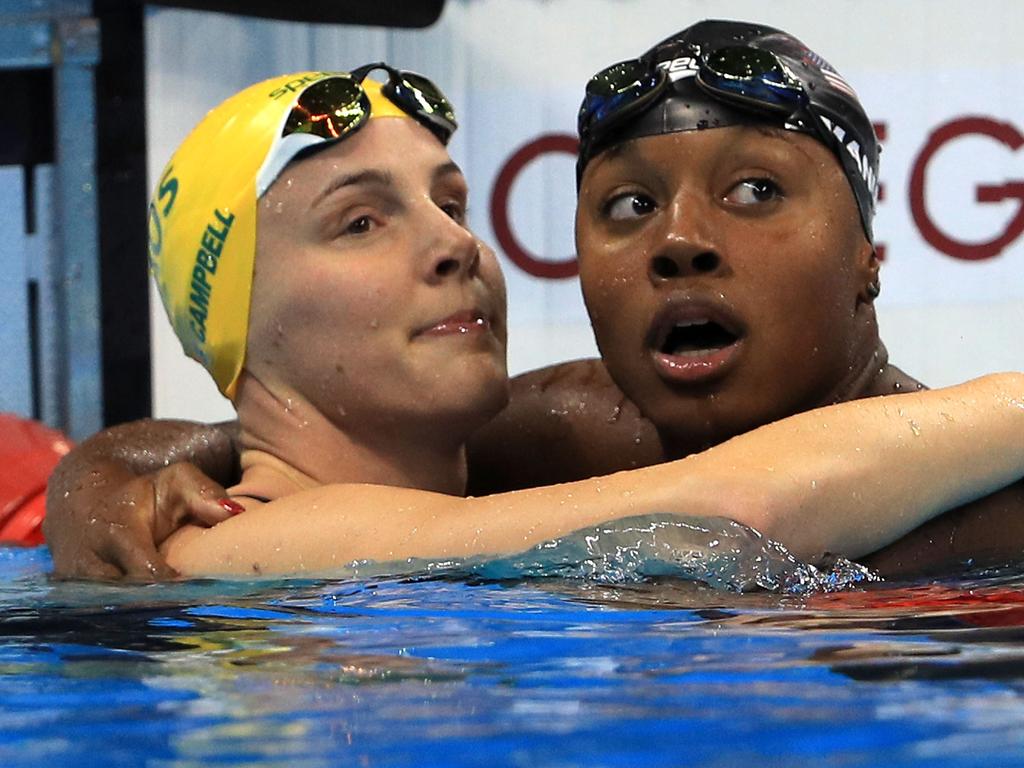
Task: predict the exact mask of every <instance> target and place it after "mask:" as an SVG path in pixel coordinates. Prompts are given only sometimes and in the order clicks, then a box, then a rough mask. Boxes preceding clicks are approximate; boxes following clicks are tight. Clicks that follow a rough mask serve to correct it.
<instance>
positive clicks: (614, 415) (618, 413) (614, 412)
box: [607, 405, 622, 424]
mask: <svg viewBox="0 0 1024 768" xmlns="http://www.w3.org/2000/svg"><path fill="white" fill-rule="evenodd" d="M621 415H622V409H621V408H620V407H619V406H617V405H616V406H615V408H614V409H612V412H611V415H609V416H608V419H607V421H608V423H609V424H614V423H615V422H617V421H618V420H619V416H621Z"/></svg>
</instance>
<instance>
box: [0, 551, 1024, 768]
mask: <svg viewBox="0 0 1024 768" xmlns="http://www.w3.org/2000/svg"><path fill="white" fill-rule="evenodd" d="M49 568H50V561H49V556H48V554H47V553H46V550H45V549H35V550H31V549H29V550H26V549H13V548H11V549H0V766H5V767H10V768H13V767H14V766H37V765H46V766H64V765H69V766H76V768H85V767H86V766H93V765H96V766H101V765H102V766H122V765H123V766H137V765H146V766H200V765H203V766H208V765H215V766H228V765H246V766H336V765H351V766H485V767H486V768H496V767H497V766H681V765H701V766H746V765H758V766H762V767H770V766H796V765H818V766H844V767H846V766H979V767H980V766H986V768H991V767H993V766H1011V765H1020V764H1022V763H1024V729H1022V727H1021V724H1022V723H1024V695H1022V694H1024V686H1022V681H1024V643H1022V638H1024V589H1022V587H1024V577H1022V576H1021V575H1020V571H1019V570H1018V571H1017V572H999V573H997V572H990V573H988V574H976V575H975V576H973V577H972V578H970V579H962V580H959V581H955V582H920V583H916V584H907V585H893V584H865V585H861V586H858V587H857V588H856V589H852V590H849V591H846V592H842V593H838V594H810V595H802V596H794V595H780V594H770V593H753V594H743V595H741V594H734V593H730V592H723V591H716V590H713V589H710V588H708V587H704V586H701V585H700V584H696V583H693V582H687V581H681V580H673V579H661V580H648V581H646V582H642V583H635V584H621V585H615V584H599V583H594V582H590V581H586V580H557V579H550V578H549V579H533V580H518V581H517V580H506V581H494V580H490V581H488V580H482V579H478V578H474V577H471V576H467V577H464V578H461V579H459V578H455V577H452V576H448V577H445V578H439V577H430V578H428V577H426V576H422V577H415V576H413V577H409V576H406V577H400V578H399V577H389V578H375V579H368V578H363V579H358V580H356V579H349V580H336V581H326V580H318V581H312V580H307V581H288V582H284V581H278V582H252V583H244V582H227V581H207V582H196V583H191V584H162V585H147V586H110V585H87V584H76V583H60V582H51V581H50V580H49V579H48V577H47V572H48V571H49Z"/></svg>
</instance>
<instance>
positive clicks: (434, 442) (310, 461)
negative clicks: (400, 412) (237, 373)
mask: <svg viewBox="0 0 1024 768" xmlns="http://www.w3.org/2000/svg"><path fill="white" fill-rule="evenodd" d="M243 376H244V378H243V380H242V381H241V383H240V386H239V390H238V398H237V402H236V407H237V409H238V420H239V423H240V426H241V433H240V437H239V440H240V443H241V463H242V480H241V482H240V483H239V485H238V486H236V487H235V488H233V489H232V493H234V494H236V495H242V496H244V495H253V496H265V497H267V498H270V499H274V498H278V497H280V496H286V495H288V494H290V493H295V492H297V491H300V490H304V489H307V488H314V487H317V486H321V485H327V484H332V483H370V484H374V485H391V486H399V487H405V488H418V489H421V490H428V491H436V492H438V493H446V494H452V495H462V494H464V493H465V487H466V451H465V440H464V439H460V438H459V437H458V436H456V437H450V436H447V435H443V434H442V435H439V434H438V433H444V432H445V430H440V429H436V428H435V429H416V428H415V427H409V426H408V425H405V424H401V423H398V422H397V420H396V422H394V423H393V424H392V425H390V426H391V428H387V427H382V426H381V425H380V424H377V425H374V426H373V428H371V429H364V430H357V429H352V428H342V427H340V426H339V425H337V424H336V423H334V422H332V421H331V420H330V419H328V418H327V417H325V416H324V414H323V413H322V412H321V411H320V410H318V409H317V408H316V407H315V406H314V405H313V404H312V403H310V402H309V401H308V400H307V399H305V398H303V397H302V396H301V395H299V394H298V393H296V392H292V391H287V390H284V389H283V388H274V390H273V391H272V389H271V388H269V387H267V386H265V385H264V384H263V383H262V382H260V381H259V380H258V379H256V378H254V377H252V376H250V375H248V374H243Z"/></svg>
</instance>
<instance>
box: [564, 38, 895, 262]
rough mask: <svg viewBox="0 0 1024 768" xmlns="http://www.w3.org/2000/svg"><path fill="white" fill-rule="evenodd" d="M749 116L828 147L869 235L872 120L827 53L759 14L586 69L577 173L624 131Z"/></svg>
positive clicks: (637, 134) (873, 190)
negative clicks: (590, 74)
mask: <svg viewBox="0 0 1024 768" xmlns="http://www.w3.org/2000/svg"><path fill="white" fill-rule="evenodd" d="M751 124H756V125H769V126H774V127H778V128H784V129H786V130H791V131H799V132H801V133H806V134H808V135H810V136H813V137H814V138H816V139H818V140H819V141H821V142H822V143H823V144H824V145H825V146H826V147H828V148H829V149H830V150H831V151H832V153H833V154H834V155H835V156H836V158H837V159H838V160H839V163H840V165H841V166H842V169H843V172H844V173H845V174H846V178H847V180H848V181H849V183H850V187H851V189H852V190H853V196H854V199H855V200H856V201H857V209H858V211H859V213H860V219H861V224H862V225H863V227H864V233H865V235H866V236H867V238H868V241H869V242H871V241H872V229H871V222H872V219H873V217H874V213H875V201H876V199H877V188H878V155H879V146H878V139H877V137H876V136H875V131H874V129H873V127H872V125H871V121H870V120H869V119H868V116H867V114H866V113H865V112H864V108H863V107H862V106H861V104H860V101H859V100H858V99H857V94H856V93H854V91H853V89H852V88H851V87H850V86H849V85H848V84H847V83H846V81H845V80H844V79H843V78H842V77H841V76H840V75H839V73H838V72H836V70H835V69H834V68H833V67H832V66H831V65H830V64H829V63H828V62H827V61H825V60H824V59H823V58H822V57H821V56H819V55H817V54H816V53H814V52H813V51H811V50H810V49H809V48H808V47H807V46H805V45H804V44H803V43H801V42H800V41H799V40H797V39H796V38H795V37H793V36H792V35H789V34H787V33H785V32H782V31H781V30H778V29H773V28H772V27H766V26H763V25H760V24H749V23H746V22H739V21H717V20H711V21H702V22H699V23H697V24H694V25H693V26H691V27H687V28H686V29H684V30H682V31H681V32H678V33H677V34H675V35H672V36H671V37H669V38H667V39H665V40H663V41H662V42H660V43H658V44H657V45H656V46H654V47H653V48H651V49H650V50H649V51H647V52H646V53H644V54H643V55H642V56H641V57H640V58H639V59H637V60H635V61H630V62H622V63H621V64H617V65H613V66H612V67H609V68H608V69H605V70H603V71H602V72H600V73H598V75H595V77H594V78H593V79H592V80H591V81H590V83H589V84H588V86H587V95H586V97H585V98H584V101H583V105H582V106H581V107H580V116H579V126H578V127H579V135H580V153H579V159H578V160H577V163H576V178H577V182H579V180H580V179H582V177H583V171H584V169H585V168H586V165H587V163H588V162H590V160H592V159H593V158H594V157H595V156H597V155H598V154H600V153H601V152H602V151H604V150H605V149H608V148H609V147H611V146H614V145H616V144H620V143H622V142H624V141H629V140H630V139H636V138H641V137H643V136H656V135H659V134H663V133H674V132H677V131H693V130H702V129H706V128H717V127H725V126H729V125H751Z"/></svg>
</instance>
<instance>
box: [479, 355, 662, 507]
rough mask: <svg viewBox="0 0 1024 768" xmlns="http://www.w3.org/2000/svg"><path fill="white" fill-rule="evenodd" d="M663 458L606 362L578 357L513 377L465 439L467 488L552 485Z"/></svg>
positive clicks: (651, 430)
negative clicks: (502, 402)
mask: <svg viewBox="0 0 1024 768" xmlns="http://www.w3.org/2000/svg"><path fill="white" fill-rule="evenodd" d="M663 460H664V455H663V453H662V450H661V444H660V442H659V440H658V436H657V433H656V431H655V430H654V427H653V426H652V425H651V423H650V422H648V421H647V420H646V419H644V418H643V417H642V416H641V415H640V412H639V410H638V409H637V408H636V406H635V405H633V403H632V402H630V401H629V400H628V399H627V398H626V396H625V395H623V394H622V392H621V390H619V388H618V387H616V386H615V384H614V382H613V381H612V380H611V377H610V376H609V375H608V372H607V370H606V369H605V367H604V364H603V363H602V362H601V361H600V360H575V361H572V362H568V363H560V364H558V365H552V366H548V367H547V368H541V369H539V370H536V371H530V372H528V373H524V374H522V375H520V376H517V377H516V378H515V379H513V380H512V394H511V398H510V401H509V405H508V406H507V407H506V408H505V410H504V411H502V412H501V413H500V414H499V415H498V416H497V418H495V419H494V421H492V422H491V423H490V424H489V425H487V426H486V427H484V428H483V429H482V430H480V432H478V433H477V435H475V436H474V438H473V440H472V441H471V443H470V447H469V466H470V483H469V484H470V492H471V493H473V494H477V495H479V494H484V493H495V492H498V491H505V490H513V489H517V488H527V487H533V486H538V485H551V484H554V483H560V482H568V481H571V480H579V479H583V478H586V477H593V476H595V475H604V474H610V473H612V472H617V471H620V470H624V469H633V468H636V467H641V466H648V465H650V464H655V463H658V462H659V461H663Z"/></svg>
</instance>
